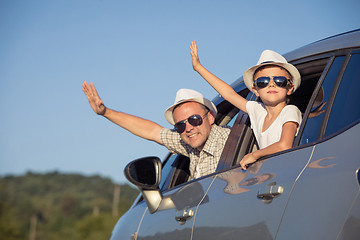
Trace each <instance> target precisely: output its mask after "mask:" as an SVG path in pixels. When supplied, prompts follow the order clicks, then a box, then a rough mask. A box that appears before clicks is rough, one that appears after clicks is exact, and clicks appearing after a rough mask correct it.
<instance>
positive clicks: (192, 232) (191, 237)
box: [190, 175, 217, 240]
mask: <svg viewBox="0 0 360 240" xmlns="http://www.w3.org/2000/svg"><path fill="white" fill-rule="evenodd" d="M216 177H217V175H216V176H215V177H214V178H213V180H212V181H211V183H210V185H209V187H208V188H207V190H206V192H205V194H204V196H203V197H202V199H201V201H200V202H199V204H198V205H197V206H196V210H195V214H194V221H193V225H192V228H191V236H190V240H192V239H193V235H194V228H195V220H196V216H197V211H198V209H199V206H200V204H201V203H202V202H203V201H204V199H205V197H206V196H207V194H208V192H209V190H210V188H211V186H212V184H213V183H214V181H215V179H216Z"/></svg>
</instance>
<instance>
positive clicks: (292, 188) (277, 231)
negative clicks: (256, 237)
mask: <svg viewBox="0 0 360 240" xmlns="http://www.w3.org/2000/svg"><path fill="white" fill-rule="evenodd" d="M315 148H316V145H315V146H314V147H313V149H312V151H311V154H310V157H309V159H308V161H307V163H306V164H305V166H304V167H303V169H302V170H301V171H300V173H299V174H298V176H297V177H296V179H295V181H294V184H293V186H292V187H291V190H290V192H289V197H288V199H287V200H286V204H285V207H284V210H283V212H282V214H281V218H280V222H279V226H278V228H277V230H276V234H275V238H274V239H276V238H277V235H278V233H279V230H280V226H281V223H282V220H283V218H284V215H285V212H286V208H287V205H288V204H289V201H290V197H291V194H292V192H293V190H294V188H295V185H296V182H297V181H298V179H299V178H300V176H301V175H302V173H303V172H304V171H305V169H306V168H307V166H308V165H309V163H310V161H311V159H312V157H313V155H314V152H315Z"/></svg>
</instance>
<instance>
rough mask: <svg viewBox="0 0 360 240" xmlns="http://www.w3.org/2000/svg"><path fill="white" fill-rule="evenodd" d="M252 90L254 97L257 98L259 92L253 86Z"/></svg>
mask: <svg viewBox="0 0 360 240" xmlns="http://www.w3.org/2000/svg"><path fill="white" fill-rule="evenodd" d="M252 90H253V92H254V93H255V95H256V96H257V97H258V96H259V92H258V90H257V88H256V87H254V86H253V87H252Z"/></svg>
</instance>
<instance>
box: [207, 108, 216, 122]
mask: <svg viewBox="0 0 360 240" xmlns="http://www.w3.org/2000/svg"><path fill="white" fill-rule="evenodd" d="M207 117H208V119H209V123H210V125H213V124H214V123H215V116H214V113H213V112H212V111H210V112H209V113H208V114H207Z"/></svg>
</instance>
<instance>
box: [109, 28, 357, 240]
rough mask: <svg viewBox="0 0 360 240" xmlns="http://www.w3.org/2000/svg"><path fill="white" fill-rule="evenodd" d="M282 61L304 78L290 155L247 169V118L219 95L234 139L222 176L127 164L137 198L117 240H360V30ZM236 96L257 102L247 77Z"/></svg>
mask: <svg viewBox="0 0 360 240" xmlns="http://www.w3.org/2000/svg"><path fill="white" fill-rule="evenodd" d="M284 57H285V58H286V59H287V60H288V61H289V62H290V63H292V64H293V65H295V66H296V67H297V68H298V70H299V71H300V73H301V76H302V82H301V86H300V88H299V89H298V90H297V91H296V92H295V93H294V94H293V95H291V98H290V103H289V104H294V105H296V106H298V108H299V109H300V110H301V112H302V114H303V120H302V123H301V125H300V128H299V132H298V134H297V136H296V139H295V141H294V144H293V147H292V148H291V149H288V150H285V151H281V152H278V153H275V154H271V155H268V156H266V157H263V158H261V159H259V160H258V161H257V162H255V163H254V164H252V165H251V166H250V167H249V168H248V169H247V170H243V169H242V168H241V166H240V165H239V161H240V160H241V159H242V157H243V156H244V155H245V154H247V153H249V152H252V151H255V150H256V149H257V144H256V141H255V138H254V135H253V133H252V130H251V127H250V123H249V118H248V115H247V114H245V113H243V112H241V111H239V110H238V109H237V108H235V107H234V106H233V105H231V104H230V103H229V102H227V101H226V100H224V99H223V98H222V97H221V96H217V97H216V98H215V99H214V100H213V102H214V103H215V105H216V106H217V108H218V111H219V112H218V115H217V117H216V123H217V124H218V125H229V126H232V130H231V133H230V135H229V138H228V140H227V142H226V145H225V148H224V150H223V153H222V156H221V158H220V161H219V164H218V167H217V170H216V172H215V173H213V174H210V175H207V176H203V177H201V178H198V179H190V176H189V159H188V158H187V157H185V156H182V155H174V154H169V155H168V156H167V157H166V158H165V159H164V160H163V161H161V160H160V159H159V158H157V157H144V158H141V159H137V160H134V161H132V162H130V163H129V164H128V165H127V166H126V168H125V170H124V173H125V176H126V177H127V179H128V180H129V181H130V182H131V183H133V184H135V185H136V186H137V187H138V188H139V189H140V191H141V193H140V194H139V196H138V197H137V199H136V200H135V201H134V203H133V205H132V206H131V207H130V208H129V210H128V211H127V212H126V213H125V214H124V215H123V216H122V217H121V218H120V219H119V220H118V222H117V224H116V225H115V227H114V229H113V232H112V236H111V239H112V240H118V239H137V240H140V239H141V240H145V239H146V240H152V239H157V240H161V239H182V240H183V239H207V240H209V239H265V240H266V239H278V240H280V239H281V240H283V239H344V240H345V239H359V238H360V230H359V229H360V186H359V184H360V171H359V168H360V144H359V143H360V124H359V123H360V107H359V104H360V29H357V30H353V31H350V32H346V33H342V34H339V35H336V36H332V37H329V38H326V39H323V40H320V41H317V42H314V43H311V44H309V45H306V46H304V47H301V48H299V49H296V50H294V51H291V52H289V53H287V54H285V55H284ZM232 87H233V88H234V89H235V90H236V92H238V93H239V94H240V95H241V96H243V97H245V98H246V99H248V100H255V101H259V100H258V99H257V98H256V96H255V95H254V94H253V93H252V92H250V91H249V90H248V89H247V88H246V86H245V84H244V82H243V80H242V78H239V79H238V80H236V81H235V82H234V83H233V84H232ZM319 108H322V109H323V110H324V111H321V109H320V110H319Z"/></svg>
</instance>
